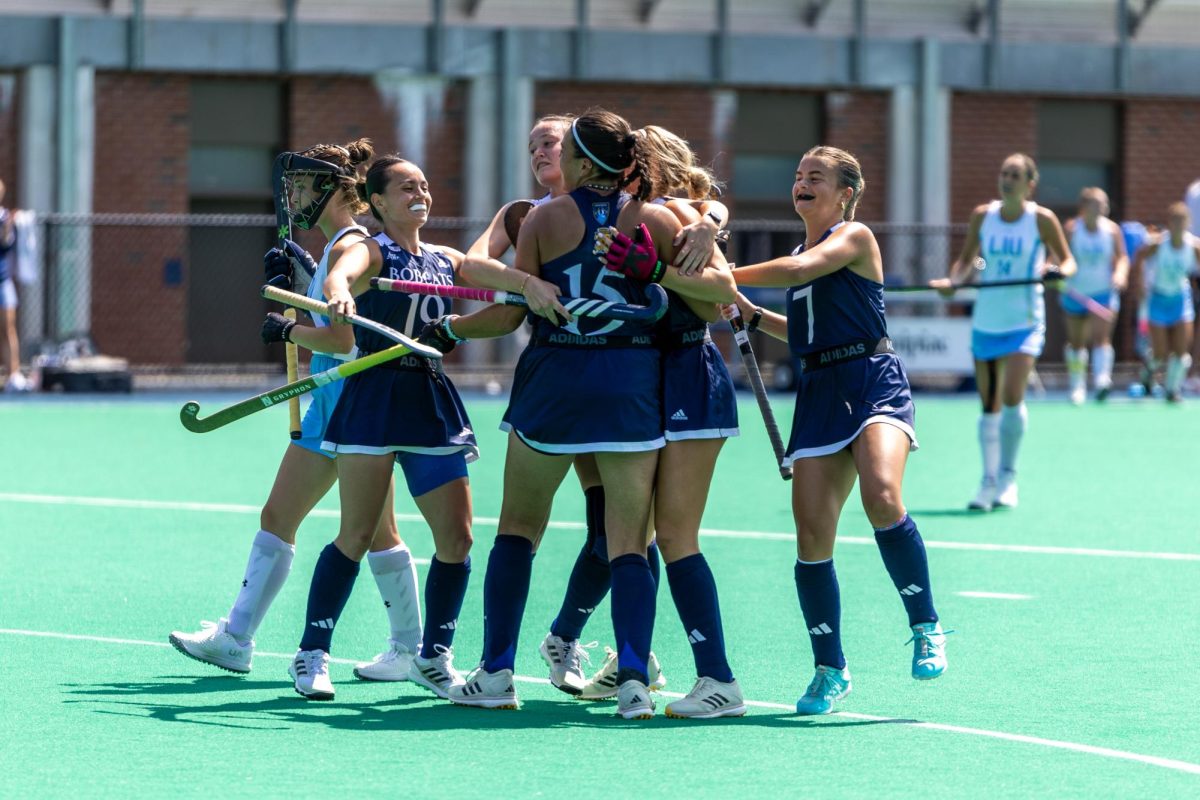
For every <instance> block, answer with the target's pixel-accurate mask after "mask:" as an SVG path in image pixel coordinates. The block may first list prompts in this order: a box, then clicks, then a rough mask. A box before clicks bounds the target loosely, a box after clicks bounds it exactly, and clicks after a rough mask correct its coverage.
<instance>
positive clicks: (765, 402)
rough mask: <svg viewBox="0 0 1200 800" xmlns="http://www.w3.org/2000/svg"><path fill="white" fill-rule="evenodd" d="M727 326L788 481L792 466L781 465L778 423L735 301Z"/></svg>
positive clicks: (781, 452) (790, 476) (780, 439)
mask: <svg viewBox="0 0 1200 800" xmlns="http://www.w3.org/2000/svg"><path fill="white" fill-rule="evenodd" d="M729 327H731V328H733V338H734V341H736V342H737V346H738V352H739V353H741V355H742V366H744V367H745V368H746V376H747V377H748V378H749V379H750V388H751V389H752V390H753V391H754V399H755V400H757V401H758V411H759V413H760V414H761V415H762V420H763V425H765V426H766V428H767V437H768V438H769V439H770V440H771V449H772V450H774V451H775V463H776V464H777V465H778V466H779V477H781V478H783V479H784V480H785V481H790V480H791V479H792V468H791V467H785V466H784V465H783V458H784V452H783V437H782V436H780V435H779V425H778V423H776V422H775V412H774V411H773V410H772V409H771V399H770V398H769V397H767V387H766V385H765V384H764V383H763V378H762V373H761V372H760V371H759V369H758V359H757V358H755V356H754V348H753V347H751V346H750V332H749V331H748V330H746V325H745V323H744V322H743V321H742V312H741V311H740V310H739V309H738V307H737V304H736V303H734V304H733V305H731V306H730V311H729Z"/></svg>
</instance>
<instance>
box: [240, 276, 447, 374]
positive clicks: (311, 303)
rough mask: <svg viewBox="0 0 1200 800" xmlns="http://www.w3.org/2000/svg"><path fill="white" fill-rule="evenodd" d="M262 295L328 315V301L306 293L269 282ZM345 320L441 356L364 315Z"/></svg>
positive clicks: (429, 355) (423, 353)
mask: <svg viewBox="0 0 1200 800" xmlns="http://www.w3.org/2000/svg"><path fill="white" fill-rule="evenodd" d="M373 282H374V279H372V283H373ZM262 296H263V297H265V298H267V299H268V300H274V301H276V302H278V303H283V304H284V305H289V306H293V307H295V308H302V309H304V310H305V311H311V312H312V313H314V314H320V315H322V316H326V317H328V316H330V313H329V304H328V303H322V302H321V301H320V300H314V299H312V298H311V297H309V296H308V295H303V294H296V293H295V292H289V291H286V290H284V289H280V288H279V287H278V286H272V285H270V284H269V283H268V284H266V285H265V286H263V287H262ZM346 321H347V322H349V323H351V324H353V325H357V326H359V327H360V328H365V329H366V330H369V331H372V332H374V333H377V334H379V335H380V336H384V337H386V338H388V339H391V340H392V341H393V342H397V343H398V344H402V345H404V346H405V347H407V348H408V349H409V350H411V351H412V352H413V353H415V354H416V355H419V356H424V357H425V358H439V359H440V358H441V357H442V351H441V350H438V349H437V348H436V347H430V346H429V345H427V344H421V343H420V342H418V341H416V340H414V339H410V338H409V337H407V336H405V335H404V334H403V333H401V332H400V331H398V330H394V329H392V328H389V327H388V326H387V325H384V324H382V323H379V322H376V321H375V320H372V319H367V318H366V317H360V316H358V315H357V314H347V315H346Z"/></svg>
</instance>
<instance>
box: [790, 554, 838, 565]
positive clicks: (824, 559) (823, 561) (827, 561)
mask: <svg viewBox="0 0 1200 800" xmlns="http://www.w3.org/2000/svg"><path fill="white" fill-rule="evenodd" d="M830 561H833V556H830V557H829V558H822V559H821V560H820V561H805V560H804V559H802V558H797V559H796V563H797V564H803V565H804V566H806V567H812V566H816V565H817V564H828V563H829V562H830Z"/></svg>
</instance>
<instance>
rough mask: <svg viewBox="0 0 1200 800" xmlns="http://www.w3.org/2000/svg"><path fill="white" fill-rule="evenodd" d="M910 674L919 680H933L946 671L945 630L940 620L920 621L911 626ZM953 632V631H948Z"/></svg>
mask: <svg viewBox="0 0 1200 800" xmlns="http://www.w3.org/2000/svg"><path fill="white" fill-rule="evenodd" d="M912 632H913V635H912V638H911V639H909V640H908V642H905V644H908V643H909V642H912V646H913V660H912V676H913V678H915V679H916V680H919V681H928V680H933V679H934V678H936V677H938V676H939V675H941V674H942V673H943V672H945V671H946V632H943V631H942V625H941V623H940V622H922V623H919V624H917V625H913V626H912ZM948 632H949V633H953V631H948Z"/></svg>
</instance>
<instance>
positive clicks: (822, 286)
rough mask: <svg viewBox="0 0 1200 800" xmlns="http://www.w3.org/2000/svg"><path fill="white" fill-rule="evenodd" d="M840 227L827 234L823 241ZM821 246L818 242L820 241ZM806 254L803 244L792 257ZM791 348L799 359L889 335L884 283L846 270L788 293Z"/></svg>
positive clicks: (789, 340) (795, 287)
mask: <svg viewBox="0 0 1200 800" xmlns="http://www.w3.org/2000/svg"><path fill="white" fill-rule="evenodd" d="M838 227H840V226H834V227H833V228H830V229H829V230H828V231H826V233H825V235H824V236H822V237H821V239H820V241H825V238H826V237H827V236H829V234H831V233H833V231H835V230H837V228H838ZM818 243H819V242H818ZM802 252H804V245H800V246H799V247H797V248H796V249H795V250H793V251H792V255H799V254H800V253H802ZM787 318H788V347H789V348H790V349H791V351H792V355H794V356H796V357H797V358H799V357H801V356H806V355H808V354H809V353H815V352H817V351H819V350H828V349H829V348H831V347H837V346H839V345H843V344H849V343H851V342H858V341H868V342H874V341H878V340H879V339H882V338H884V337H885V336H887V335H888V334H887V321H886V319H885V318H884V313H883V284H881V283H876V282H875V281H872V280H868V279H867V278H864V277H862V276H861V275H859V274H857V273H855V272H853V271H852V270H850V269H847V268H845V267H843V268H842V269H839V270H837V271H836V272H831V273H830V274H828V275H822V276H821V277H820V278H817V279H816V280H814V281H810V282H809V283H806V284H804V285H802V286H793V287H791V288H790V289H788V290H787Z"/></svg>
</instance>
